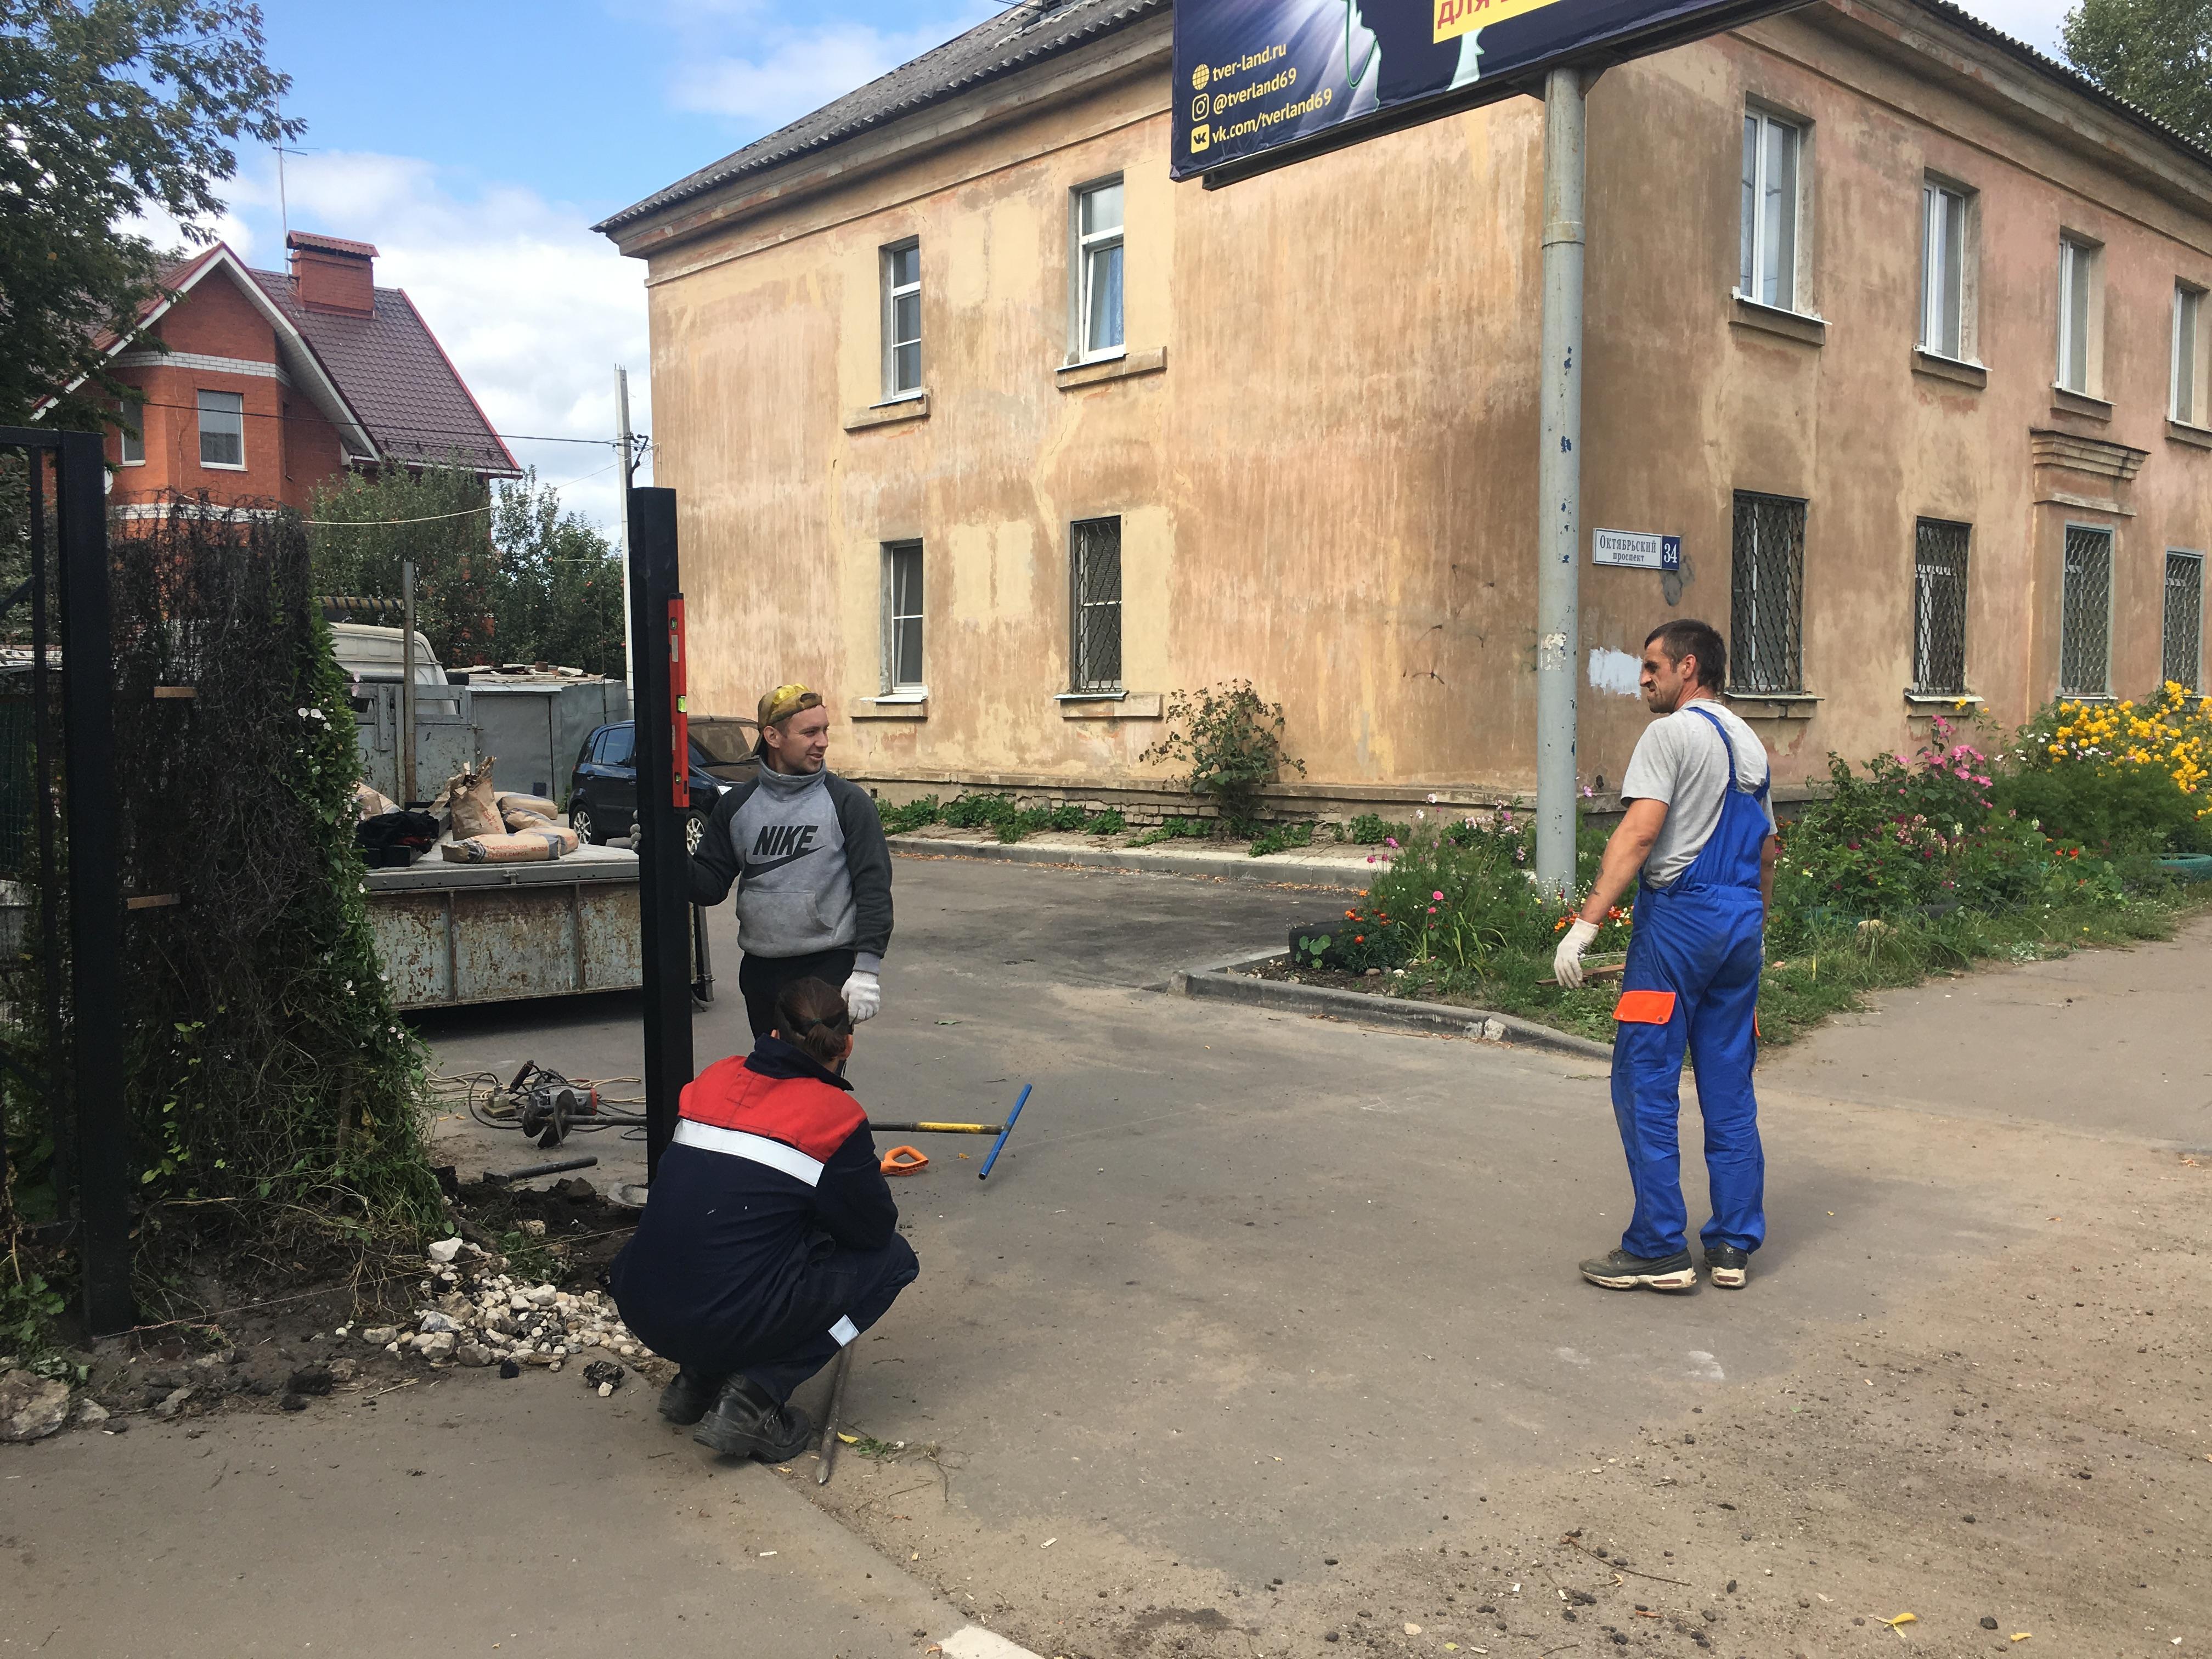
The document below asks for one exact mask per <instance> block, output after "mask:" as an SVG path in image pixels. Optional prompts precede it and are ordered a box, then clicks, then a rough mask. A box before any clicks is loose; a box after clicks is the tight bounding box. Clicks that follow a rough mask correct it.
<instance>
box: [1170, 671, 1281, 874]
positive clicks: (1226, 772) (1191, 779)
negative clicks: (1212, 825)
mask: <svg viewBox="0 0 2212 1659" xmlns="http://www.w3.org/2000/svg"><path fill="white" fill-rule="evenodd" d="M1167 725H1168V730H1167V735H1166V736H1165V737H1164V738H1161V739H1160V740H1159V741H1158V743H1156V744H1153V745H1152V747H1151V748H1149V749H1147V750H1145V752H1144V753H1143V755H1142V756H1140V757H1139V758H1140V759H1144V760H1174V761H1181V762H1182V763H1183V764H1184V765H1185V766H1187V767H1188V771H1187V772H1186V773H1185V775H1184V778H1183V787H1185V788H1187V789H1188V790H1189V791H1190V793H1192V794H1194V795H1210V796H1212V798H1213V799H1214V800H1215V802H1216V803H1217V804H1218V805H1219V807H1220V810H1221V816H1222V817H1223V818H1224V819H1225V820H1226V821H1227V823H1228V824H1229V826H1230V828H1231V830H1233V831H1234V832H1235V833H1236V834H1237V835H1240V836H1241V835H1249V834H1251V833H1252V826H1253V824H1254V823H1255V820H1256V819H1257V818H1258V816H1259V806H1260V791H1261V787H1263V786H1264V785H1267V784H1268V783H1272V782H1273V781H1274V780H1275V779H1276V778H1277V777H1279V775H1281V774H1282V771H1283V769H1285V767H1291V768H1295V769H1297V773H1298V775H1300V776H1301V777H1303V776H1304V775H1305V769H1306V768H1305V763H1304V761H1301V760H1296V759H1293V758H1292V757H1291V756H1290V755H1288V754H1287V753H1285V750H1284V748H1283V706H1282V704H1280V703H1271V702H1263V701H1262V700H1261V696H1260V694H1259V693H1258V692H1256V691H1255V690H1253V689H1252V683H1251V682H1250V681H1249V680H1230V681H1227V682H1225V683H1224V684H1220V685H1218V686H1207V687H1206V688H1204V689H1203V690H1200V691H1197V692H1195V693H1193V692H1186V691H1177V692H1176V694H1175V696H1173V697H1172V698H1170V700H1169V702H1168V708H1167Z"/></svg>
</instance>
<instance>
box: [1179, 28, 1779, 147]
mask: <svg viewBox="0 0 2212 1659" xmlns="http://www.w3.org/2000/svg"><path fill="white" fill-rule="evenodd" d="M1788 3H1792V0H1176V10H1175V152H1174V161H1173V165H1172V168H1171V171H1172V172H1173V173H1174V176H1175V177H1176V178H1178V179H1192V178H1196V177H1199V176H1200V175H1201V174H1205V173H1215V172H1218V171H1219V170H1220V169H1222V168H1224V167H1237V164H1238V163H1249V162H1252V161H1255V159H1256V158H1259V157H1262V156H1271V153H1272V152H1275V151H1279V150H1283V149H1285V147H1295V148H1296V149H1297V150H1299V151H1308V150H1318V149H1334V148H1336V147H1337V145H1339V144H1342V143H1354V142H1357V141H1358V139H1360V138H1362V137H1373V136H1375V135H1376V134H1379V133H1382V132H1387V131H1394V130H1395V129H1396V128H1399V127H1402V126H1407V125H1413V123H1414V122H1416V121H1422V120H1428V119H1431V118H1434V117H1436V116H1438V115H1447V114H1449V113H1451V112H1453V111H1455V110H1458V109H1464V108H1467V107H1468V106H1472V105H1474V104H1479V103H1483V102H1486V101H1487V100H1490V99H1493V98H1498V97H1503V96H1504V95H1506V94H1509V93H1511V92H1514V91H1516V90H1522V89H1527V88H1531V87H1532V86H1535V87H1538V88H1539V89H1540V83H1541V76H1542V72H1543V71H1544V70H1547V69H1549V68H1551V67H1553V65H1555V64H1562V63H1569V62H1575V61H1578V60H1583V59H1589V60H1592V61H1597V62H1606V63H1610V62H1614V61H1618V60H1619V59H1620V58H1628V57H1633V56H1636V55H1637V54H1638V53H1641V52H1656V51H1659V50H1660V49H1662V47H1666V46H1675V45H1678V44H1680V42H1682V41H1684V40H1693V39H1695V38H1697V37H1698V36H1699V35H1704V34H1710V33H1713V32H1715V31H1716V30H1717V29H1722V28H1727V27H1732V26H1733V25H1735V23H1738V22H1741V21H1745V20H1746V19H1747V18H1750V17H1753V16H1757V15H1761V14H1763V13H1765V12H1771V11H1777V10H1780V9H1784V5H1785V4H1788ZM1271 159H1272V160H1273V161H1291V160H1295V159H1297V157H1296V155H1295V154H1291V155H1282V156H1280V157H1271ZM1238 170H1239V171H1250V170H1253V169H1251V168H1249V167H1245V168H1239V169H1238Z"/></svg>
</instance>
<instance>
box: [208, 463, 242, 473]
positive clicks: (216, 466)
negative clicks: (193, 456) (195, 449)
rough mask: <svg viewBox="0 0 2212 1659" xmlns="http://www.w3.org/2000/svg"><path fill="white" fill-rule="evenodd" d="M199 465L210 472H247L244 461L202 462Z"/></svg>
mask: <svg viewBox="0 0 2212 1659" xmlns="http://www.w3.org/2000/svg"><path fill="white" fill-rule="evenodd" d="M200 465H201V466H202V467H204V469H206V470H207V471H210V472H244V471H247V468H246V463H245V462H244V461H202V462H201V463H200Z"/></svg>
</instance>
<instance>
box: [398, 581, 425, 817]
mask: <svg viewBox="0 0 2212 1659" xmlns="http://www.w3.org/2000/svg"><path fill="white" fill-rule="evenodd" d="M399 608H400V610H401V611H402V612H403V613H404V614H403V615H402V616H401V617H400V624H401V628H402V630H403V631H402V633H401V635H400V641H399V804H400V805H402V806H404V807H405V808H406V809H407V810H408V811H410V812H411V811H414V810H415V803H416V802H417V801H418V800H420V799H422V796H420V795H418V794H417V793H415V561H414V560H412V559H404V560H402V561H401V562H400V565H399Z"/></svg>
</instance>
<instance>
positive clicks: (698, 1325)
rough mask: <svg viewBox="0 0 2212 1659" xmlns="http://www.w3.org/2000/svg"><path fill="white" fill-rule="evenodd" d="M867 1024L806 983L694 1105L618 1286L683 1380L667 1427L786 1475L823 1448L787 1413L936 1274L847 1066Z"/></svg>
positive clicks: (706, 1076)
mask: <svg viewBox="0 0 2212 1659" xmlns="http://www.w3.org/2000/svg"><path fill="white" fill-rule="evenodd" d="M852 1052H853V1019H852V1015H851V1013H850V1012H849V1011H848V1009H847V1008H846V1006H845V1003H844V1001H843V1000H842V998H840V997H839V996H838V994H837V993H836V992H835V991H833V990H831V989H830V988H829V987H828V986H827V985H825V984H823V982H822V981H820V980H818V979H801V980H796V981H793V982H792V983H791V984H789V985H787V986H785V987H783V989H782V991H781V994H779V995H778V996H777V998H776V1001H775V1026H774V1028H773V1029H772V1030H770V1031H769V1033H768V1034H767V1035H765V1036H763V1037H761V1038H760V1039H759V1041H758V1042H757V1044H756V1045H755V1046H754V1048H753V1051H752V1053H751V1054H749V1055H747V1056H746V1057H745V1058H744V1059H743V1060H740V1059H738V1058H737V1057H736V1056H735V1055H732V1056H731V1057H730V1058H728V1059H726V1060H717V1061H715V1063H714V1065H712V1066H708V1068H707V1069H706V1070H705V1071H704V1072H702V1073H700V1074H699V1076H698V1077H697V1078H696V1079H695V1080H694V1081H693V1082H691V1083H690V1085H687V1086H686V1087H685V1089H684V1095H683V1102H682V1107H681V1112H680V1115H679V1117H678V1121H677V1125H676V1136H675V1139H674V1141H673V1142H672V1143H671V1145H670V1146H669V1148H668V1150H667V1151H666V1152H665V1153H663V1154H662V1155H661V1159H660V1168H659V1173H658V1174H657V1175H655V1176H654V1177H653V1198H652V1201H651V1202H650V1203H648V1204H647V1206H646V1209H645V1216H644V1219H643V1220H642V1221H641V1222H640V1223H639V1225H638V1229H637V1232H636V1234H635V1237H632V1238H631V1240H630V1242H629V1244H628V1245H626V1246H624V1247H623V1253H622V1254H621V1255H619V1256H617V1258H616V1259H615V1264H614V1267H613V1270H612V1272H611V1274H610V1275H609V1284H610V1286H611V1289H612V1290H613V1291H614V1297H615V1303H616V1305H617V1307H619V1308H620V1309H621V1310H622V1316H623V1322H625V1323H626V1324H628V1325H629V1328H630V1329H631V1330H633V1331H635V1333H636V1334H638V1335H639V1336H640V1337H641V1338H643V1339H644V1340H645V1342H646V1345H647V1346H648V1347H650V1348H652V1349H653V1352H656V1353H659V1354H661V1355H663V1356H665V1357H666V1358H670V1359H673V1360H675V1361H676V1362H677V1364H678V1365H679V1366H681V1367H682V1369H681V1370H679V1371H678V1374H677V1377H676V1380H675V1381H674V1382H673V1383H670V1384H669V1385H668V1387H667V1389H665V1391H664V1392H663V1393H662V1395H661V1396H660V1414H661V1415H662V1416H663V1417H665V1418H666V1419H668V1420H669V1421H670V1422H671V1423H678V1424H692V1423H696V1424H697V1425H699V1426H698V1428H697V1429H696V1431H695V1432H694V1433H693V1434H692V1438H693V1439H694V1440H696V1441H697V1442H698V1443H700V1444H701V1445H702V1446H711V1447H713V1448H714V1449H715V1450H716V1451H718V1452H726V1453H729V1454H731V1455H733V1456H738V1457H744V1456H753V1457H760V1458H765V1459H767V1460H768V1461H769V1462H781V1461H782V1460H783V1459H785V1458H787V1457H793V1456H796V1455H798V1454H799V1452H800V1451H801V1450H803V1449H805V1447H806V1446H807V1444H808V1443H810V1442H811V1439H812V1438H813V1433H814V1431H813V1425H811V1424H810V1423H809V1422H808V1421H807V1419H806V1416H805V1413H803V1412H800V1411H799V1410H797V1409H796V1408H794V1407H792V1406H790V1405H789V1404H787V1401H789V1400H790V1398H791V1395H792V1392H793V1390H794V1389H797V1388H798V1387H799V1384H800V1383H804V1382H805V1380H806V1379H807V1378H808V1377H810V1376H813V1375H814V1373H815V1372H817V1371H818V1370H821V1369H822V1367H823V1365H824V1364H828V1363H829V1360H830V1359H831V1358H833V1357H834V1356H835V1355H836V1352H837V1350H838V1349H839V1348H840V1347H842V1346H844V1345H845V1344H846V1343H848V1342H850V1341H852V1340H853V1339H854V1338H855V1337H856V1336H858V1335H859V1334H860V1333H861V1332H862V1331H865V1330H866V1329H867V1328H869V1327H870V1326H871V1325H872V1324H874V1323H875V1322H876V1321H877V1320H878V1319H880V1318H882V1317H883V1316H884V1311H885V1310H887V1309H889V1308H890V1305H891V1303H892V1301H893V1299H894V1298H896V1297H897V1295H898V1293H899V1292H900V1291H902V1290H904V1289H905V1288H906V1287H907V1286H908V1285H911V1284H912V1283H914V1281H915V1277H916V1275H917V1274H919V1273H921V1264H920V1262H918V1261H916V1260H915V1254H914V1251H913V1249H911V1248H910V1247H909V1246H908V1243H907V1242H906V1241H905V1240H904V1239H902V1238H901V1237H899V1236H898V1232H897V1223H898V1206H897V1205H896V1204H895V1203H894V1202H893V1201H892V1200H891V1194H890V1183H889V1182H886V1181H885V1180H884V1176H883V1170H882V1167H881V1165H880V1164H878V1161H877V1157H876V1147H875V1141H874V1139H873V1138H872V1136H871V1135H870V1134H869V1133H868V1120H867V1116H866V1114H865V1113H864V1112H863V1111H862V1110H861V1109H860V1103H859V1102H857V1101H855V1100H854V1098H853V1094H852V1085H849V1084H848V1083H847V1082H846V1081H845V1079H843V1078H842V1077H841V1076H839V1075H838V1073H837V1067H838V1066H841V1065H842V1062H843V1061H844V1060H845V1059H846V1057H847V1056H848V1055H849V1054H851V1053H852Z"/></svg>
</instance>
